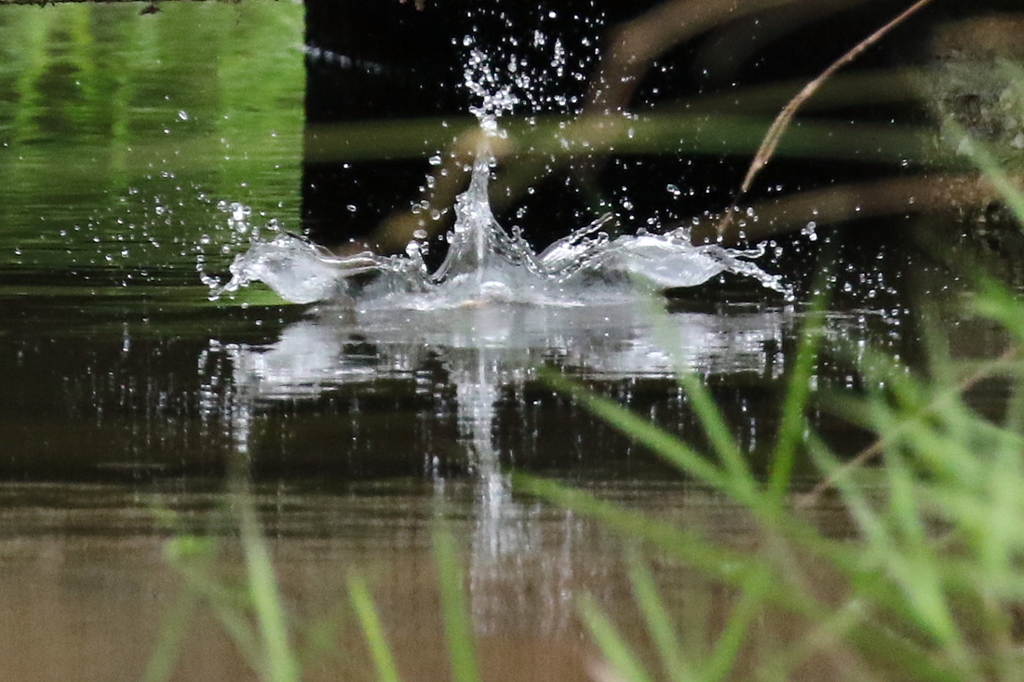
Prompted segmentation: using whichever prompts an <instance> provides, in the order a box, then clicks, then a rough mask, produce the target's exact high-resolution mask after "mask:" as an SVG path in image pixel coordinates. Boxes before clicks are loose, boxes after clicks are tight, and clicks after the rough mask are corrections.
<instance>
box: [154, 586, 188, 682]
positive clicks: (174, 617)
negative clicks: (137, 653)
mask: <svg viewBox="0 0 1024 682" xmlns="http://www.w3.org/2000/svg"><path fill="white" fill-rule="evenodd" d="M198 606H199V595H198V594H196V593H195V592H194V591H192V590H189V589H185V590H182V592H181V595H180V596H179V597H178V598H177V600H175V603H174V605H173V606H172V607H171V608H170V610H168V611H167V613H165V614H164V617H163V619H162V621H161V623H160V634H159V636H158V637H157V643H156V648H155V649H154V651H153V653H152V654H151V655H150V657H149V660H148V661H147V662H146V671H145V673H143V676H142V681H143V682H166V681H167V680H169V679H171V675H172V674H173V672H174V665H175V663H177V661H178V657H179V656H180V652H181V643H182V641H183V640H184V639H185V636H186V635H187V634H188V630H189V626H190V625H191V624H192V620H193V618H194V617H195V613H196V610H197V608H198Z"/></svg>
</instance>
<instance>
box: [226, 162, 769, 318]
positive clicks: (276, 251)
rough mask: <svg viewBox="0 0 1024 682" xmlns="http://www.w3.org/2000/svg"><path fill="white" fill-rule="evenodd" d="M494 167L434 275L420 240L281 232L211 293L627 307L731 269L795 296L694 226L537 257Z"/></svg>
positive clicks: (595, 233)
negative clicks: (635, 298) (502, 196)
mask: <svg viewBox="0 0 1024 682" xmlns="http://www.w3.org/2000/svg"><path fill="white" fill-rule="evenodd" d="M491 162H492V158H491V156H490V154H489V153H488V152H486V150H484V151H483V152H482V153H481V154H479V155H478V157H477V160H476V162H475V163H474V165H473V173H472V179H471V181H470V185H469V188H468V189H467V190H466V191H465V192H464V193H462V194H461V195H460V196H459V198H458V202H457V205H456V216H457V217H456V222H455V226H454V228H453V230H452V231H451V232H450V233H449V235H448V241H449V249H448V254H447V256H446V258H445V260H444V262H443V263H442V264H441V266H440V267H439V268H438V269H437V270H436V271H434V272H429V270H428V269H427V266H426V264H425V263H424V261H423V258H422V255H421V247H420V245H419V243H417V242H411V243H410V244H409V247H408V248H407V253H406V255H404V256H379V255H377V254H374V253H371V252H368V251H367V252H364V253H360V254H356V255H352V256H334V255H331V254H330V253H329V252H327V251H326V250H325V249H323V248H321V247H319V246H316V245H314V244H311V243H309V242H307V241H306V240H303V239H301V238H299V237H294V236H291V235H286V234H279V235H277V236H276V237H274V238H273V239H271V240H269V241H268V240H263V239H261V238H259V237H255V238H254V239H253V241H252V243H251V245H250V248H249V250H248V251H247V252H246V253H244V254H241V255H239V256H237V257H236V258H235V261H234V262H233V263H232V264H231V280H230V281H229V282H227V283H226V284H224V285H223V286H219V285H218V286H215V287H214V288H213V289H212V290H211V296H212V297H214V298H216V297H217V296H220V295H221V294H223V293H229V292H233V291H237V290H238V289H239V288H240V287H243V286H245V285H247V284H249V283H250V282H253V281H256V280H261V281H263V282H265V283H266V284H267V285H269V286H270V287H271V288H272V289H274V291H276V292H277V293H278V294H279V295H280V296H281V297H282V298H284V299H286V300H288V301H292V302H294V303H311V302H314V301H322V300H331V299H341V298H345V297H346V296H348V295H350V294H355V295H356V296H357V298H358V301H359V303H360V304H361V305H367V306H373V307H379V306H384V307H394V308H404V309H421V310H423V309H427V310H429V309H444V308H451V307H457V306H463V305H472V304H479V303H487V302H510V303H525V304H532V305H556V306H566V305H568V306H578V305H587V304H591V303H594V302H607V301H609V300H622V299H623V298H625V297H629V296H631V295H632V292H633V291H634V290H635V288H636V286H637V283H638V282H639V283H646V284H647V285H648V288H654V289H670V288H675V287H693V286H698V285H700V284H703V283H704V282H706V281H708V280H709V279H711V278H712V277H715V276H716V275H719V274H722V273H725V272H729V273H734V274H737V275H742V276H746V277H751V278H754V279H756V280H757V281H759V282H760V283H761V284H762V285H764V286H765V287H768V288H770V289H773V290H775V291H779V292H782V293H787V294H788V290H787V289H786V287H785V286H784V285H783V284H782V283H781V281H780V278H779V277H778V276H775V275H769V274H768V273H766V272H764V271H763V270H762V269H761V268H759V267H758V266H757V265H755V264H754V263H752V262H751V259H753V258H756V257H759V256H760V255H761V250H760V249H751V250H745V251H741V250H736V249H726V248H723V247H721V246H717V245H706V246H694V245H692V244H691V243H690V235H689V232H688V230H686V229H685V228H679V229H676V230H673V231H671V232H668V233H665V234H652V233H648V232H646V231H644V230H641V231H639V232H637V233H636V234H635V235H626V236H621V237H617V238H615V239H610V238H609V237H608V235H607V234H606V233H604V232H602V231H601V229H600V228H601V223H600V222H598V223H595V224H593V225H590V226H587V227H585V228H582V229H579V230H576V231H574V232H573V233H572V234H570V235H569V236H567V237H564V238H563V239H560V240H558V241H556V242H555V243H553V244H552V245H551V246H549V247H548V248H547V249H545V250H544V251H542V252H541V253H536V252H535V251H534V250H533V248H532V247H531V246H530V245H529V244H528V243H527V241H526V240H525V239H523V237H522V235H520V234H519V233H518V232H517V231H514V232H513V233H512V234H509V233H508V232H506V231H505V230H504V229H503V228H502V227H501V226H500V225H499V224H498V223H497V221H496V220H495V219H494V216H493V215H492V213H491V207H490V202H489V200H488V196H487V183H488V176H489V174H490V166H491ZM367 275H374V277H373V279H372V281H371V283H370V284H369V285H367V286H365V287H357V286H355V285H354V283H353V280H354V278H356V277H359V278H360V279H361V280H362V279H365V278H366V276H367Z"/></svg>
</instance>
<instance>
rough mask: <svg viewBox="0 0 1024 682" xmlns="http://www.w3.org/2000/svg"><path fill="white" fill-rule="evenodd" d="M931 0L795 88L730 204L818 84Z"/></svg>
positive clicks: (924, 1)
mask: <svg viewBox="0 0 1024 682" xmlns="http://www.w3.org/2000/svg"><path fill="white" fill-rule="evenodd" d="M930 2H932V0H917V2H915V3H914V4H913V5H911V6H910V7H908V8H907V9H905V10H903V11H902V12H900V14H898V15H897V16H896V17H895V18H894V19H892V20H890V21H889V23H887V24H885V26H882V27H881V28H879V29H878V30H877V31H875V32H874V33H872V34H871V35H869V36H868V37H867V38H865V39H864V40H862V41H860V42H859V43H857V44H856V45H854V46H853V48H851V49H850V50H849V51H848V52H846V54H844V55H843V56H841V57H840V58H839V59H837V60H836V61H834V62H832V63H831V64H830V65H829V67H828V68H827V69H825V70H824V71H822V72H821V75H819V76H818V77H817V78H815V79H814V80H812V81H810V82H809V83H807V85H805V86H804V87H803V88H802V89H801V90H800V92H798V93H797V94H796V96H795V97H794V98H793V99H791V100H790V101H789V103H788V104H787V105H786V106H785V107H783V109H782V111H780V112H779V115H778V116H776V117H775V120H774V121H772V124H771V126H770V127H769V128H768V132H767V133H765V136H764V139H763V140H762V141H761V146H760V147H758V150H757V153H756V154H755V155H754V160H753V161H751V163H750V168H748V169H747V175H746V177H744V178H743V184H742V185H740V190H739V192H737V194H736V197H735V199H734V200H733V202H732V205H733V206H735V205H736V203H737V202H738V201H739V198H740V197H741V196H743V195H744V194H746V193H747V191H748V190H749V189H750V186H751V184H753V182H754V178H756V177H757V174H758V173H760V172H761V169H762V168H764V167H765V166H766V165H767V164H768V161H769V160H770V159H771V157H772V155H774V154H775V150H776V148H777V147H778V146H779V141H780V140H781V139H782V136H783V134H784V133H785V132H786V129H787V128H789V124H790V123H792V121H793V117H794V116H796V112H797V110H798V109H799V108H800V107H801V106H803V104H804V102H806V101H807V100H808V99H810V98H811V97H812V96H813V95H814V93H816V92H817V91H818V90H819V89H820V88H821V86H822V85H823V84H824V83H825V81H827V80H828V79H829V78H831V77H832V76H833V74H835V73H836V72H837V71H838V70H839V69H841V68H843V67H844V66H846V65H847V64H849V63H850V62H852V61H853V60H854V59H856V58H857V57H859V56H860V55H861V54H862V53H863V52H864V51H865V50H867V49H868V48H869V47H871V46H872V45H874V44H875V43H877V42H878V41H879V40H881V38H882V37H883V36H885V34H887V33H889V31H891V30H892V29H894V28H896V27H897V26H899V25H900V24H901V23H903V22H904V21H905V20H906V19H907V18H908V17H910V16H911V15H912V14H914V13H915V12H917V11H918V10H919V9H921V8H922V7H924V6H925V5H927V4H929V3H930ZM733 213H734V211H733V210H732V209H731V208H730V209H729V210H728V211H727V212H726V214H725V217H724V218H723V219H722V223H721V224H720V225H719V232H724V231H725V229H726V228H727V227H728V226H729V223H730V222H731V220H732V216H733Z"/></svg>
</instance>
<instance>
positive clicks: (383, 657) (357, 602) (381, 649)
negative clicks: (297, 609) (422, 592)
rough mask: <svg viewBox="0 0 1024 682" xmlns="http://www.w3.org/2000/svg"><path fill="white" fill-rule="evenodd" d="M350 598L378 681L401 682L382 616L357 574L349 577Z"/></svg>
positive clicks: (364, 583)
mask: <svg viewBox="0 0 1024 682" xmlns="http://www.w3.org/2000/svg"><path fill="white" fill-rule="evenodd" d="M348 596H349V600H350V601H351V602H352V608H353V609H354V610H355V612H356V616H357V617H358V618H359V624H360V626H361V627H362V630H363V636H364V637H366V644H367V646H368V647H369V649H370V656H371V657H372V658H373V665H374V667H375V668H376V669H377V679H378V680H379V682H399V680H400V678H399V676H398V668H397V667H395V661H394V658H393V657H392V655H391V648H390V647H389V646H388V643H387V639H386V638H385V636H384V627H383V625H382V624H381V622H380V616H379V615H378V614H377V609H376V608H375V607H374V605H373V597H372V596H371V595H370V590H369V589H368V588H367V587H366V582H365V581H364V580H363V579H362V577H360V576H359V574H357V573H355V572H353V573H351V574H350V575H349V577H348Z"/></svg>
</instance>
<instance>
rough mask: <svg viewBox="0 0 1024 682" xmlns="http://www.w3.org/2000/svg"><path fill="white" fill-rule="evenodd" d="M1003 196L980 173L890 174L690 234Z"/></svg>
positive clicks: (756, 230) (747, 235)
mask: <svg viewBox="0 0 1024 682" xmlns="http://www.w3.org/2000/svg"><path fill="white" fill-rule="evenodd" d="M1007 181H1008V182H1009V183H1011V184H1012V185H1013V186H1015V187H1018V188H1020V187H1024V177H1021V176H1008V180H1007ZM1001 198H1002V195H1001V193H1000V191H999V189H998V188H997V187H995V186H994V185H993V183H992V182H991V181H990V180H989V179H987V178H985V177H981V176H979V175H978V174H976V173H973V174H962V175H960V174H937V175H927V176H919V177H908V178H889V179H885V180H875V181H870V182H859V183H851V184H847V185H833V186H830V187H827V188H824V189H819V190H811V191H807V192H798V193H796V194H791V195H788V196H785V197H780V198H778V199H771V200H768V201H764V202H761V203H758V204H755V205H753V206H751V207H750V209H749V217H747V216H746V215H745V214H744V213H736V216H735V217H734V219H733V221H732V222H731V223H730V224H729V225H728V227H727V228H726V230H725V231H724V232H719V229H718V227H719V226H718V225H716V224H714V223H713V222H712V221H705V222H702V223H700V224H698V225H696V226H695V227H693V228H692V231H691V233H690V236H691V239H692V240H693V242H694V243H695V244H703V243H711V242H720V243H723V244H727V245H729V244H737V243H739V242H757V241H761V240H763V239H767V238H769V237H772V236H774V235H778V234H782V233H785V232H790V231H792V230H795V229H798V228H802V227H804V226H806V225H807V224H808V223H810V222H811V221H814V222H815V223H817V224H819V225H824V224H827V223H838V222H843V221H846V220H853V219H862V218H869V217H877V216H884V215H907V214H914V213H917V214H922V213H942V212H950V211H957V210H960V209H964V208H977V207H984V206H986V205H988V204H989V203H991V202H993V201H998V200H1000V199H1001ZM683 224H684V225H690V224H692V223H683Z"/></svg>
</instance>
